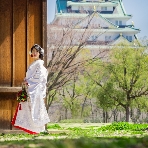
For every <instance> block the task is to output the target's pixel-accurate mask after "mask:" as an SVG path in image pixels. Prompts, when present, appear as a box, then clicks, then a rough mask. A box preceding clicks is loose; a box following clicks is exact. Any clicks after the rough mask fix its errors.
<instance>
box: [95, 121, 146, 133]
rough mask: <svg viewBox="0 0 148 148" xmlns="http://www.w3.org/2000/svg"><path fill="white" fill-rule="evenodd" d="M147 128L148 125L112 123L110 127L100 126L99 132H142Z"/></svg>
mask: <svg viewBox="0 0 148 148" xmlns="http://www.w3.org/2000/svg"><path fill="white" fill-rule="evenodd" d="M147 128H148V124H130V123H128V122H114V123H112V124H111V125H107V126H102V127H101V128H99V129H98V130H99V131H108V130H109V131H116V130H130V131H144V130H146V129H147Z"/></svg>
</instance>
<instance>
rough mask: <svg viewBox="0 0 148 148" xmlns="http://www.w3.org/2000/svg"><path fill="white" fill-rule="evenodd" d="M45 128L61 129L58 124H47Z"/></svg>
mask: <svg viewBox="0 0 148 148" xmlns="http://www.w3.org/2000/svg"><path fill="white" fill-rule="evenodd" d="M47 129H61V127H60V125H59V124H52V125H51V124H48V125H47Z"/></svg>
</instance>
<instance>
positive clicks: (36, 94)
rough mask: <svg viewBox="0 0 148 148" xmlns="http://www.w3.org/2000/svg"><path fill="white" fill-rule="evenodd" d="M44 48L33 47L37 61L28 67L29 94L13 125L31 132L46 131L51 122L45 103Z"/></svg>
mask: <svg viewBox="0 0 148 148" xmlns="http://www.w3.org/2000/svg"><path fill="white" fill-rule="evenodd" d="M43 55H44V50H43V49H42V48H41V47H40V46H39V45H38V44H35V45H34V46H33V47H32V48H31V57H33V58H34V59H35V61H34V62H33V63H32V64H31V65H30V66H29V67H28V70H27V72H26V77H25V79H24V84H25V85H27V87H28V89H27V94H28V96H29V98H28V100H27V101H26V102H20V103H19V104H18V106H17V109H16V112H15V115H14V117H13V119H12V122H11V123H12V125H13V126H14V127H17V128H20V129H22V130H24V131H26V132H28V133H30V134H38V133H40V132H44V131H45V124H47V123H48V122H50V120H49V117H48V114H47V110H46V107H45V103H44V98H45V97H46V83H47V74H48V73H47V69H46V68H45V67H44V66H43V64H44V61H43Z"/></svg>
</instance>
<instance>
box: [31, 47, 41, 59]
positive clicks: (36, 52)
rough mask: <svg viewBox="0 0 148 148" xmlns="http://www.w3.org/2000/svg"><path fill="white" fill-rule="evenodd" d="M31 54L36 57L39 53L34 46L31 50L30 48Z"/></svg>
mask: <svg viewBox="0 0 148 148" xmlns="http://www.w3.org/2000/svg"><path fill="white" fill-rule="evenodd" d="M32 55H33V58H36V59H38V58H39V55H40V53H39V52H38V51H37V50H36V49H35V48H33V50H32Z"/></svg>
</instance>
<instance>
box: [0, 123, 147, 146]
mask: <svg viewBox="0 0 148 148" xmlns="http://www.w3.org/2000/svg"><path fill="white" fill-rule="evenodd" d="M147 127H148V124H129V123H126V122H119V123H112V124H100V123H57V124H51V123H50V124H48V132H49V133H40V134H38V135H29V134H26V133H23V132H20V131H17V132H15V131H13V132H12V131H11V133H10V131H0V148H31V147H32V148H33V147H34V148H48V147H49V148H148V132H147Z"/></svg>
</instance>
